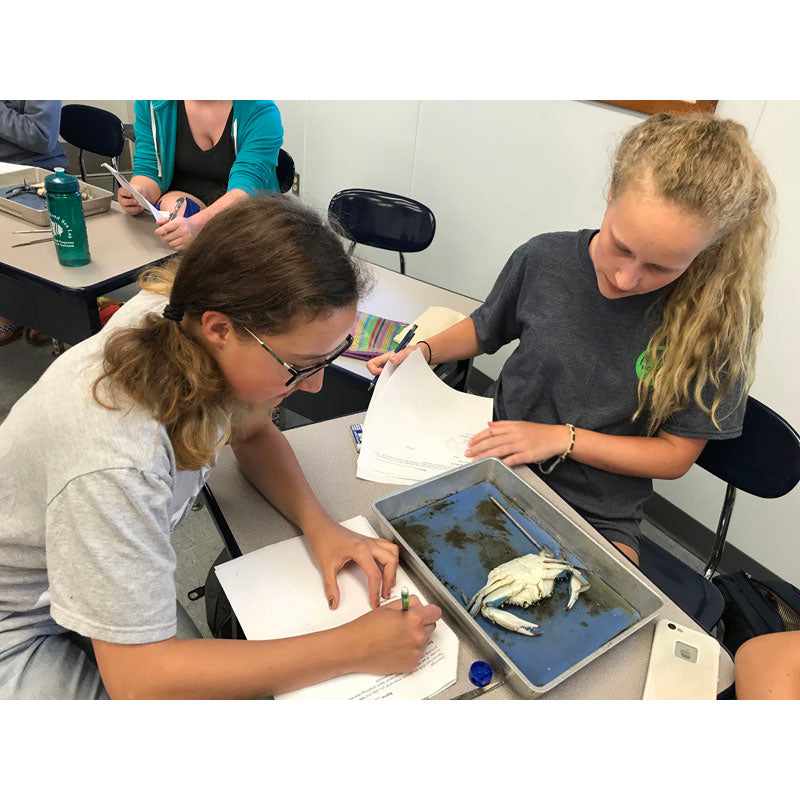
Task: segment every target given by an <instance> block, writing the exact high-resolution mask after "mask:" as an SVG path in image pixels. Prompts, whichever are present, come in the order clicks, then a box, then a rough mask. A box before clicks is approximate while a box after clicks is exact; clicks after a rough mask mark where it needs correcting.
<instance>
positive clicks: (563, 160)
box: [115, 101, 800, 584]
mask: <svg viewBox="0 0 800 800" xmlns="http://www.w3.org/2000/svg"><path fill="white" fill-rule="evenodd" d="M277 103H278V106H279V108H280V109H281V115H282V118H283V123H284V129H285V139H284V147H285V149H286V150H288V151H289V152H290V153H291V154H292V156H293V158H294V159H295V164H296V166H297V169H298V171H299V172H300V173H301V195H302V196H303V198H304V199H305V200H306V201H307V202H310V203H311V204H313V205H315V206H316V207H318V208H320V209H325V208H327V205H328V201H329V200H330V198H331V196H332V195H333V194H335V192H336V191H338V190H339V189H344V188H349V187H355V186H363V187H370V188H377V189H385V190H387V191H391V192H397V193H399V194H409V195H410V196H412V197H414V198H416V199H418V200H420V201H421V202H423V203H426V204H427V205H429V206H430V207H431V208H432V209H433V211H434V213H435V215H436V220H437V232H436V237H435V239H434V241H433V243H432V245H431V246H430V247H429V248H428V250H426V251H423V252H422V253H418V254H410V255H408V256H407V258H406V265H407V272H408V273H409V274H410V275H413V276H414V277H418V278H421V279H423V280H426V281H429V282H431V283H434V284H437V285H439V286H444V287H446V288H448V289H452V290H454V291H458V292H462V293H463V294H467V295H470V296H473V297H478V298H483V297H484V296H485V294H486V293H487V292H488V290H489V289H490V288H491V286H492V284H493V282H494V280H495V278H496V277H497V275H498V273H499V271H500V270H501V268H502V266H503V264H504V263H505V261H506V259H507V258H508V256H509V254H510V253H511V251H512V250H513V249H514V248H515V247H517V246H518V245H520V244H522V242H524V241H525V240H527V239H528V238H530V237H531V236H535V235H536V234H538V233H543V232H545V231H552V230H574V229H577V228H586V227H595V226H599V224H600V221H601V218H602V213H603V210H604V190H605V186H606V181H607V177H608V171H609V156H610V153H611V151H612V150H613V148H614V146H615V144H616V142H617V141H618V140H619V137H620V136H621V134H622V133H623V132H624V131H625V130H627V129H628V128H629V127H630V126H631V125H633V124H635V123H636V122H637V121H639V120H640V119H642V118H643V116H642V115H640V114H637V113H635V112H630V111H625V110H623V109H619V108H616V107H612V106H605V105H602V104H599V103H592V102H575V101H524V102H523V101H518V102H507V101H497V102H479V101H474V102H472V101H465V102H460V101H459V102H455V101H454V102H440V101H422V102H419V101H403V102H399V101H398V102H373V101H360V102H351V101H347V102H336V101H324V102H322V101H277ZM115 113H117V112H115ZM718 114H719V115H720V116H729V117H733V118H735V119H737V120H739V121H740V122H742V123H743V124H744V125H745V126H746V127H747V128H748V130H749V131H750V134H751V138H752V141H753V145H754V147H755V149H756V151H757V152H758V153H759V154H760V155H761V157H762V158H763V160H764V162H765V164H766V166H767V168H768V169H769V171H770V174H771V175H772V177H773V180H774V181H775V183H776V186H777V191H778V196H779V217H780V223H781V224H780V233H779V237H778V246H777V248H776V251H775V255H774V258H773V263H772V269H771V274H770V278H769V288H768V293H767V297H766V302H765V314H766V322H765V325H764V335H763V339H762V343H761V346H760V350H759V370H758V377H757V380H756V384H755V386H754V388H753V394H754V395H755V396H756V397H758V398H759V399H760V400H762V401H764V402H766V403H767V404H769V405H770V406H772V407H773V408H774V409H775V410H776V411H778V412H779V413H780V414H782V415H783V416H785V417H786V418H787V419H789V420H790V421H794V422H795V423H798V424H800V399H799V398H798V393H797V391H796V387H797V385H798V379H797V378H796V377H795V374H794V369H793V366H794V365H793V363H792V361H791V360H787V358H786V354H787V353H792V352H793V351H794V350H795V348H796V347H797V346H798V345H800V330H799V329H798V325H797V322H796V318H797V313H796V311H795V308H794V306H795V303H796V301H797V299H798V298H799V297H800V292H798V288H800V287H799V286H798V282H800V277H798V272H797V271H796V270H795V267H794V262H795V260H796V254H797V253H798V252H800V229H798V226H796V225H795V224H794V223H795V220H796V219H797V218H798V215H799V214H800V180H798V179H799V178H800V154H798V152H797V148H796V142H797V141H798V140H800V102H773V101H770V102H766V103H765V102H760V101H759V102H755V101H723V102H721V103H720V104H719V106H718ZM358 253H359V254H361V255H363V256H364V257H366V258H369V259H370V260H372V261H375V262H377V263H379V264H382V265H384V266H387V267H391V268H394V269H396V268H397V258H396V256H395V255H394V254H391V253H386V252H384V251H380V250H375V249H372V248H363V249H362V248H359V250H358ZM510 350H511V346H507V347H506V348H503V350H502V351H500V353H498V354H495V356H481V357H480V358H479V359H478V360H477V365H478V367H479V368H480V369H481V370H483V371H484V372H486V373H487V374H489V375H491V376H492V377H496V375H497V374H498V373H499V371H500V367H501V366H502V363H503V361H504V359H505V357H507V355H508V353H509V352H510ZM656 483H657V486H656V490H657V491H658V492H659V493H660V494H662V495H663V496H664V497H666V498H667V499H669V500H670V501H671V502H673V503H675V504H676V505H678V506H679V507H680V508H682V509H684V510H685V511H686V512H687V513H689V514H691V515H692V516H693V517H695V518H696V519H698V520H699V521H701V522H702V523H703V524H705V525H706V526H708V527H709V528H712V529H713V528H715V527H716V522H717V516H718V514H719V509H720V506H721V504H722V496H723V487H722V485H721V484H720V482H719V481H718V480H717V479H716V478H712V477H711V476H709V475H708V474H707V473H705V472H704V471H703V470H702V469H699V468H697V467H693V468H692V470H691V471H690V472H689V474H688V475H686V476H685V477H684V478H682V479H681V480H679V481H657V482H656ZM798 517H800V491H795V492H793V493H791V494H790V495H788V496H787V497H785V498H781V499H778V500H759V499H757V498H753V497H750V496H747V495H740V497H739V498H738V500H737V507H736V510H735V513H734V515H733V521H732V523H731V530H730V541H731V542H732V543H733V544H735V545H736V546H737V547H738V548H740V549H741V550H743V551H744V552H746V553H748V554H749V555H750V556H752V557H753V558H755V559H756V560H758V561H760V562H761V563H762V564H764V565H765V566H766V567H768V568H769V569H771V570H772V571H774V572H776V573H778V574H779V575H781V576H783V577H784V578H786V579H787V580H790V581H792V582H793V583H795V584H800V547H798V546H797V544H796V543H795V534H797V532H798V531H797V525H796V523H795V522H794V520H796V519H797V518H798Z"/></svg>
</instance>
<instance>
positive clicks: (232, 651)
mask: <svg viewBox="0 0 800 800" xmlns="http://www.w3.org/2000/svg"><path fill="white" fill-rule="evenodd" d="M141 285H142V289H143V290H142V291H141V292H139V294H138V295H136V296H135V297H134V298H133V299H132V300H130V301H128V302H127V303H126V304H125V305H124V306H123V307H122V309H121V310H120V311H119V312H117V313H116V314H115V315H114V317H113V318H112V320H111V321H110V322H109V324H108V325H106V327H105V328H104V329H103V330H102V331H101V332H100V333H98V334H97V335H95V336H93V337H91V338H90V339H88V340H86V341H84V342H81V343H80V344H78V345H76V346H75V347H72V348H70V349H69V350H68V351H67V352H66V353H65V354H64V355H63V356H61V357H60V358H59V359H58V360H57V361H55V362H54V363H53V365H52V366H51V367H50V368H49V369H48V370H47V372H45V374H44V375H43V376H42V378H41V379H40V380H39V381H38V383H36V384H35V385H34V386H33V387H32V388H31V389H30V390H29V391H28V392H27V393H26V394H25V395H24V396H23V397H22V398H21V399H20V400H19V401H18V402H17V403H16V405H15V406H14V407H13V408H12V410H11V412H10V413H9V415H8V417H7V418H6V420H5V421H4V422H3V424H2V425H0V457H2V460H3V464H4V467H5V468H4V469H3V472H2V474H0V502H1V503H2V506H3V508H4V509H6V512H5V521H4V523H3V525H2V526H0V697H3V696H6V697H45V698H58V697H81V698H88V697H105V696H108V695H110V696H111V697H134V698H135V697H154V698H171V697H194V698H216V697H219V698H236V697H264V696H268V695H271V694H274V693H275V692H282V691H287V690H290V689H294V688H299V687H301V686H305V685H309V684H312V683H316V682H318V681H321V680H325V679H328V678H330V677H334V676H336V675H340V674H345V673H348V672H372V673H376V674H384V673H387V674H389V673H394V672H404V671H411V670H413V669H414V668H415V667H416V666H417V663H418V661H419V658H420V656H421V653H422V650H423V649H424V647H425V645H426V643H427V640H428V639H429V638H430V635H431V634H432V632H433V629H434V626H435V622H436V620H437V619H438V618H439V617H440V616H441V612H440V610H439V609H438V608H437V607H436V606H422V605H420V604H419V602H417V603H415V604H414V605H413V606H412V608H411V610H410V611H411V612H412V613H409V612H408V611H406V612H405V613H404V612H402V610H401V608H400V606H399V605H397V604H394V603H392V604H388V605H385V606H382V607H378V604H379V597H380V595H382V596H383V597H384V598H386V597H388V596H389V593H390V590H391V588H392V586H393V584H394V580H395V573H396V569H397V564H398V549H397V546H396V545H395V544H393V543H391V542H388V541H385V540H383V539H378V540H373V539H369V538H366V537H362V536H360V535H359V534H356V533H353V532H351V531H349V530H347V529H345V528H343V527H341V526H340V525H337V524H336V523H335V522H334V521H333V520H332V519H331V518H330V517H329V516H328V515H327V514H326V513H325V511H324V510H323V509H322V508H321V507H320V505H319V503H318V502H317V500H316V499H315V497H314V495H313V494H312V492H311V490H310V488H309V486H308V484H307V483H306V481H305V478H304V477H303V474H302V471H301V469H300V466H299V464H298V463H297V460H296V458H295V456H294V454H293V453H292V450H291V448H290V447H289V444H288V442H287V441H286V439H285V438H284V437H283V434H282V433H281V432H280V431H279V430H278V429H277V428H276V427H275V426H274V425H273V423H272V421H271V418H270V410H271V409H272V408H273V407H274V406H275V405H277V404H278V403H279V402H280V401H281V400H282V399H283V398H285V397H286V396H287V395H288V394H290V393H291V392H294V391H308V392H316V391H319V389H320V388H321V386H322V375H323V367H324V366H326V365H327V364H328V363H330V361H331V360H332V359H333V358H334V357H335V355H336V354H338V353H339V352H341V351H342V349H343V347H346V346H347V345H346V342H347V340H348V332H349V330H350V328H351V327H352V325H353V323H354V320H355V314H356V302H357V300H358V298H359V295H360V294H361V292H362V291H363V290H364V288H365V287H364V278H363V276H362V275H361V274H360V273H359V271H358V270H357V268H356V267H355V265H354V263H353V262H352V261H351V260H350V258H349V257H348V256H347V255H346V253H345V252H344V250H343V248H342V246H341V243H340V241H339V239H338V238H337V237H336V235H335V234H334V233H333V231H331V230H330V228H328V227H327V226H326V225H325V224H324V223H323V222H322V221H321V220H320V219H319V218H318V217H317V215H316V214H315V213H314V212H312V211H310V210H309V209H307V208H305V207H304V206H302V205H301V204H300V203H298V202H296V201H293V200H291V199H287V198H283V197H277V196H266V195H261V196H257V197H254V198H251V199H248V200H244V201H242V202H241V203H239V204H237V205H236V207H235V208H232V209H230V210H227V211H225V212H223V213H221V214H219V215H218V216H216V217H214V218H213V219H211V220H210V221H209V222H208V224H207V225H206V226H205V227H204V228H203V229H202V231H200V233H199V234H198V236H197V237H196V238H195V239H194V240H193V241H192V243H191V245H190V246H189V248H188V249H187V250H186V252H185V253H184V254H183V255H182V257H181V258H180V260H179V262H178V263H177V264H174V263H173V264H170V265H167V266H165V267H162V268H158V269H154V270H151V271H149V272H148V273H146V274H144V275H143V276H142V278H141ZM265 351H266V352H265ZM228 442H230V444H231V447H232V448H233V451H234V453H235V455H236V457H237V459H238V461H239V464H240V465H241V468H242V470H243V472H244V473H245V475H246V476H247V478H248V479H249V480H250V481H251V482H252V483H253V485H254V486H256V487H257V488H258V490H259V491H260V492H261V493H262V494H263V495H264V496H265V497H266V498H267V499H268V500H269V501H270V502H271V503H272V504H273V505H274V506H275V507H276V508H277V509H278V510H279V511H281V512H282V513H283V514H284V515H285V516H286V517H287V518H288V519H289V520H291V521H292V522H294V523H295V524H297V525H298V526H299V527H300V528H301V529H302V531H303V533H304V534H305V536H306V538H307V540H308V543H309V546H310V549H311V551H312V553H313V556H314V558H315V560H316V562H317V564H318V565H319V567H320V570H321V572H322V575H323V580H324V586H325V592H326V597H327V599H328V603H329V605H330V607H331V608H335V607H336V606H337V604H338V602H339V590H338V586H337V581H336V574H337V572H338V570H339V569H341V567H342V566H344V564H346V563H347V562H349V561H354V562H356V563H357V564H359V565H360V567H361V568H362V569H363V570H364V572H365V573H366V574H367V576H368V579H369V594H370V601H371V604H372V605H373V606H374V607H375V610H373V611H371V612H369V613H368V614H366V615H364V616H363V617H361V618H360V619H357V620H355V621H354V622H352V623H349V624H347V625H343V626H340V627H338V628H334V629H331V630H328V631H324V632H321V633H314V634H310V635H306V636H301V637H293V638H287V639H281V640H276V641H239V640H197V639H187V638H180V637H176V630H177V626H178V620H177V619H176V602H175V600H176V598H175V585H174V580H173V572H174V569H175V553H174V551H173V549H172V547H171V545H170V535H171V532H172V531H173V530H174V528H175V527H176V526H177V524H178V523H179V522H180V521H181V520H182V519H183V517H184V516H185V514H186V513H187V512H188V510H189V509H190V508H191V506H192V503H193V502H194V499H195V497H196V496H197V494H198V492H199V491H200V489H201V488H202V486H203V484H204V483H205V479H206V476H207V474H208V472H209V470H210V469H211V468H212V467H213V465H214V461H215V458H216V456H217V454H218V453H219V451H220V449H221V448H222V447H223V446H225V444H226V443H228ZM178 613H179V612H178ZM89 640H90V641H91V645H92V646H91V647H87V643H88V641H89ZM87 650H88V651H89V652H91V651H92V650H93V653H94V656H95V657H96V662H97V666H95V664H94V663H93V662H92V661H91V660H90V658H88V657H87V655H86V651H87ZM98 668H99V669H98Z"/></svg>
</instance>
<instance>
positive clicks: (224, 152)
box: [168, 100, 236, 205]
mask: <svg viewBox="0 0 800 800" xmlns="http://www.w3.org/2000/svg"><path fill="white" fill-rule="evenodd" d="M232 125H233V107H231V112H230V114H228V121H227V122H226V123H225V130H224V131H222V136H220V137H219V141H218V142H217V143H216V144H215V145H214V146H213V147H212V148H211V149H210V150H201V149H200V148H199V147H198V146H197V142H195V140H194V136H192V130H191V128H190V127H189V120H188V119H187V117H186V106H185V105H184V103H183V100H178V131H177V136H176V141H175V165H174V172H173V175H172V183H171V184H170V187H169V190H168V191H180V192H189V193H190V194H193V195H194V196H195V197H199V198H200V199H201V200H202V201H203V202H204V203H205V204H206V205H210V204H211V203H213V202H214V201H215V200H218V199H219V198H220V197H222V195H224V194H225V192H227V190H228V177H229V175H230V171H231V167H232V166H233V162H234V161H235V160H236V153H235V151H234V147H233V138H232V137H231V126H232Z"/></svg>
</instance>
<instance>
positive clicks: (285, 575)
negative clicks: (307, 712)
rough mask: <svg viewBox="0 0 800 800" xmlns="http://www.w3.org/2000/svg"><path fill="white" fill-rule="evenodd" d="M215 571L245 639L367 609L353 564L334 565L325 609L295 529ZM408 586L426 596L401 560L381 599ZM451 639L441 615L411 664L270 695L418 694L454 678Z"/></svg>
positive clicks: (295, 631)
mask: <svg viewBox="0 0 800 800" xmlns="http://www.w3.org/2000/svg"><path fill="white" fill-rule="evenodd" d="M342 525H344V526H345V527H346V528H350V530H353V531H356V532H357V533H361V534H363V535H364V536H372V537H374V538H377V534H376V533H375V531H374V530H373V528H372V526H371V525H370V524H369V522H368V521H367V519H366V518H365V517H361V516H359V517H354V518H353V519H351V520H347V522H343V523H342ZM215 569H216V573H217V577H218V578H219V582H220V584H221V585H222V588H223V589H224V590H225V594H226V595H227V596H228V600H229V601H230V603H231V606H232V608H233V611H234V613H235V614H236V616H237V618H238V620H239V623H240V624H241V626H242V629H243V630H244V632H245V635H246V636H247V638H248V639H281V638H285V637H289V636H301V635H303V634H306V633H314V632H316V631H322V630H328V629H329V628H335V627H337V626H339V625H344V624H345V623H347V622H351V621H352V620H354V619H356V618H358V617H360V616H362V615H363V614H366V613H367V612H368V611H369V610H370V605H369V591H368V581H367V576H366V574H365V573H364V571H363V570H362V569H361V567H359V566H358V565H357V564H352V563H351V564H348V565H347V566H345V567H344V568H343V569H342V570H340V572H339V574H338V576H337V580H338V583H339V592H340V601H339V607H338V608H337V609H335V610H333V611H331V609H330V608H328V602H327V599H326V597H325V587H324V584H323V581H322V573H321V572H320V570H319V567H318V566H317V564H316V562H315V561H314V559H313V557H312V555H311V551H310V549H309V547H308V543H307V541H306V539H305V537H304V536H297V537H295V538H293V539H287V540H286V541H283V542H278V543H277V544H273V545H269V546H268V547H263V548H261V549H260V550H255V551H254V552H252V553H248V554H247V555H244V556H240V557H239V558H235V559H233V560H232V561H228V562H226V563H224V564H220V565H219V566H217V567H216V568H215ZM402 586H407V587H408V589H409V592H410V593H411V594H416V595H417V596H418V597H419V599H420V601H421V602H423V603H425V602H426V600H425V598H424V596H423V595H422V593H421V592H420V591H419V589H418V588H417V587H416V586H415V584H414V582H413V581H412V580H411V579H410V578H409V577H408V575H407V574H406V572H405V571H404V570H403V568H402V567H399V568H398V570H397V581H396V583H395V587H394V589H393V590H392V595H391V597H390V598H389V599H388V600H385V601H382V602H387V603H388V602H391V601H393V600H397V599H398V598H399V597H400V587H402ZM457 667H458V638H457V637H456V635H455V634H454V633H453V631H452V630H450V628H449V627H448V626H447V625H446V624H445V623H444V622H443V621H442V620H439V621H438V622H437V623H436V630H435V631H434V633H433V636H432V637H431V639H430V641H429V642H428V645H427V647H426V648H425V650H424V652H423V655H422V659H421V660H420V663H419V665H418V666H417V668H416V669H415V670H414V671H413V672H410V673H405V674H395V675H365V674H361V673H354V674H351V675H341V676H339V677H337V678H332V679H330V680H327V681H323V682H322V683H317V684H315V685H313V686H307V687H305V688H303V689H296V690H294V691H291V692H284V693H282V694H277V695H275V699H276V700H296V699H304V700H389V699H391V700H422V699H424V698H426V697H430V696H431V695H433V694H436V693H437V692H440V691H442V690H443V689H446V688H447V687H448V686H451V685H452V684H453V683H455V679H456V670H457Z"/></svg>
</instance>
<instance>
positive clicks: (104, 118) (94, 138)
mask: <svg viewBox="0 0 800 800" xmlns="http://www.w3.org/2000/svg"><path fill="white" fill-rule="evenodd" d="M59 132H60V133H61V138H62V139H63V140H64V141H65V142H69V143H70V144H71V145H72V146H73V147H77V148H78V161H79V163H80V167H81V180H83V181H86V167H85V165H84V163H83V151H84V150H88V151H89V152H90V153H98V154H99V155H101V156H107V157H108V158H110V159H111V166H113V167H114V169H117V170H118V169H119V156H120V154H121V153H122V148H123V147H125V135H124V130H123V125H122V120H121V119H120V118H119V117H118V116H117V115H116V114H112V113H111V112H110V111H104V110H103V109H102V108H95V107H94V106H84V105H81V104H80V103H72V104H70V105H66V106H63V107H62V109H61V129H60V131H59ZM114 196H115V197H116V181H114Z"/></svg>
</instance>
